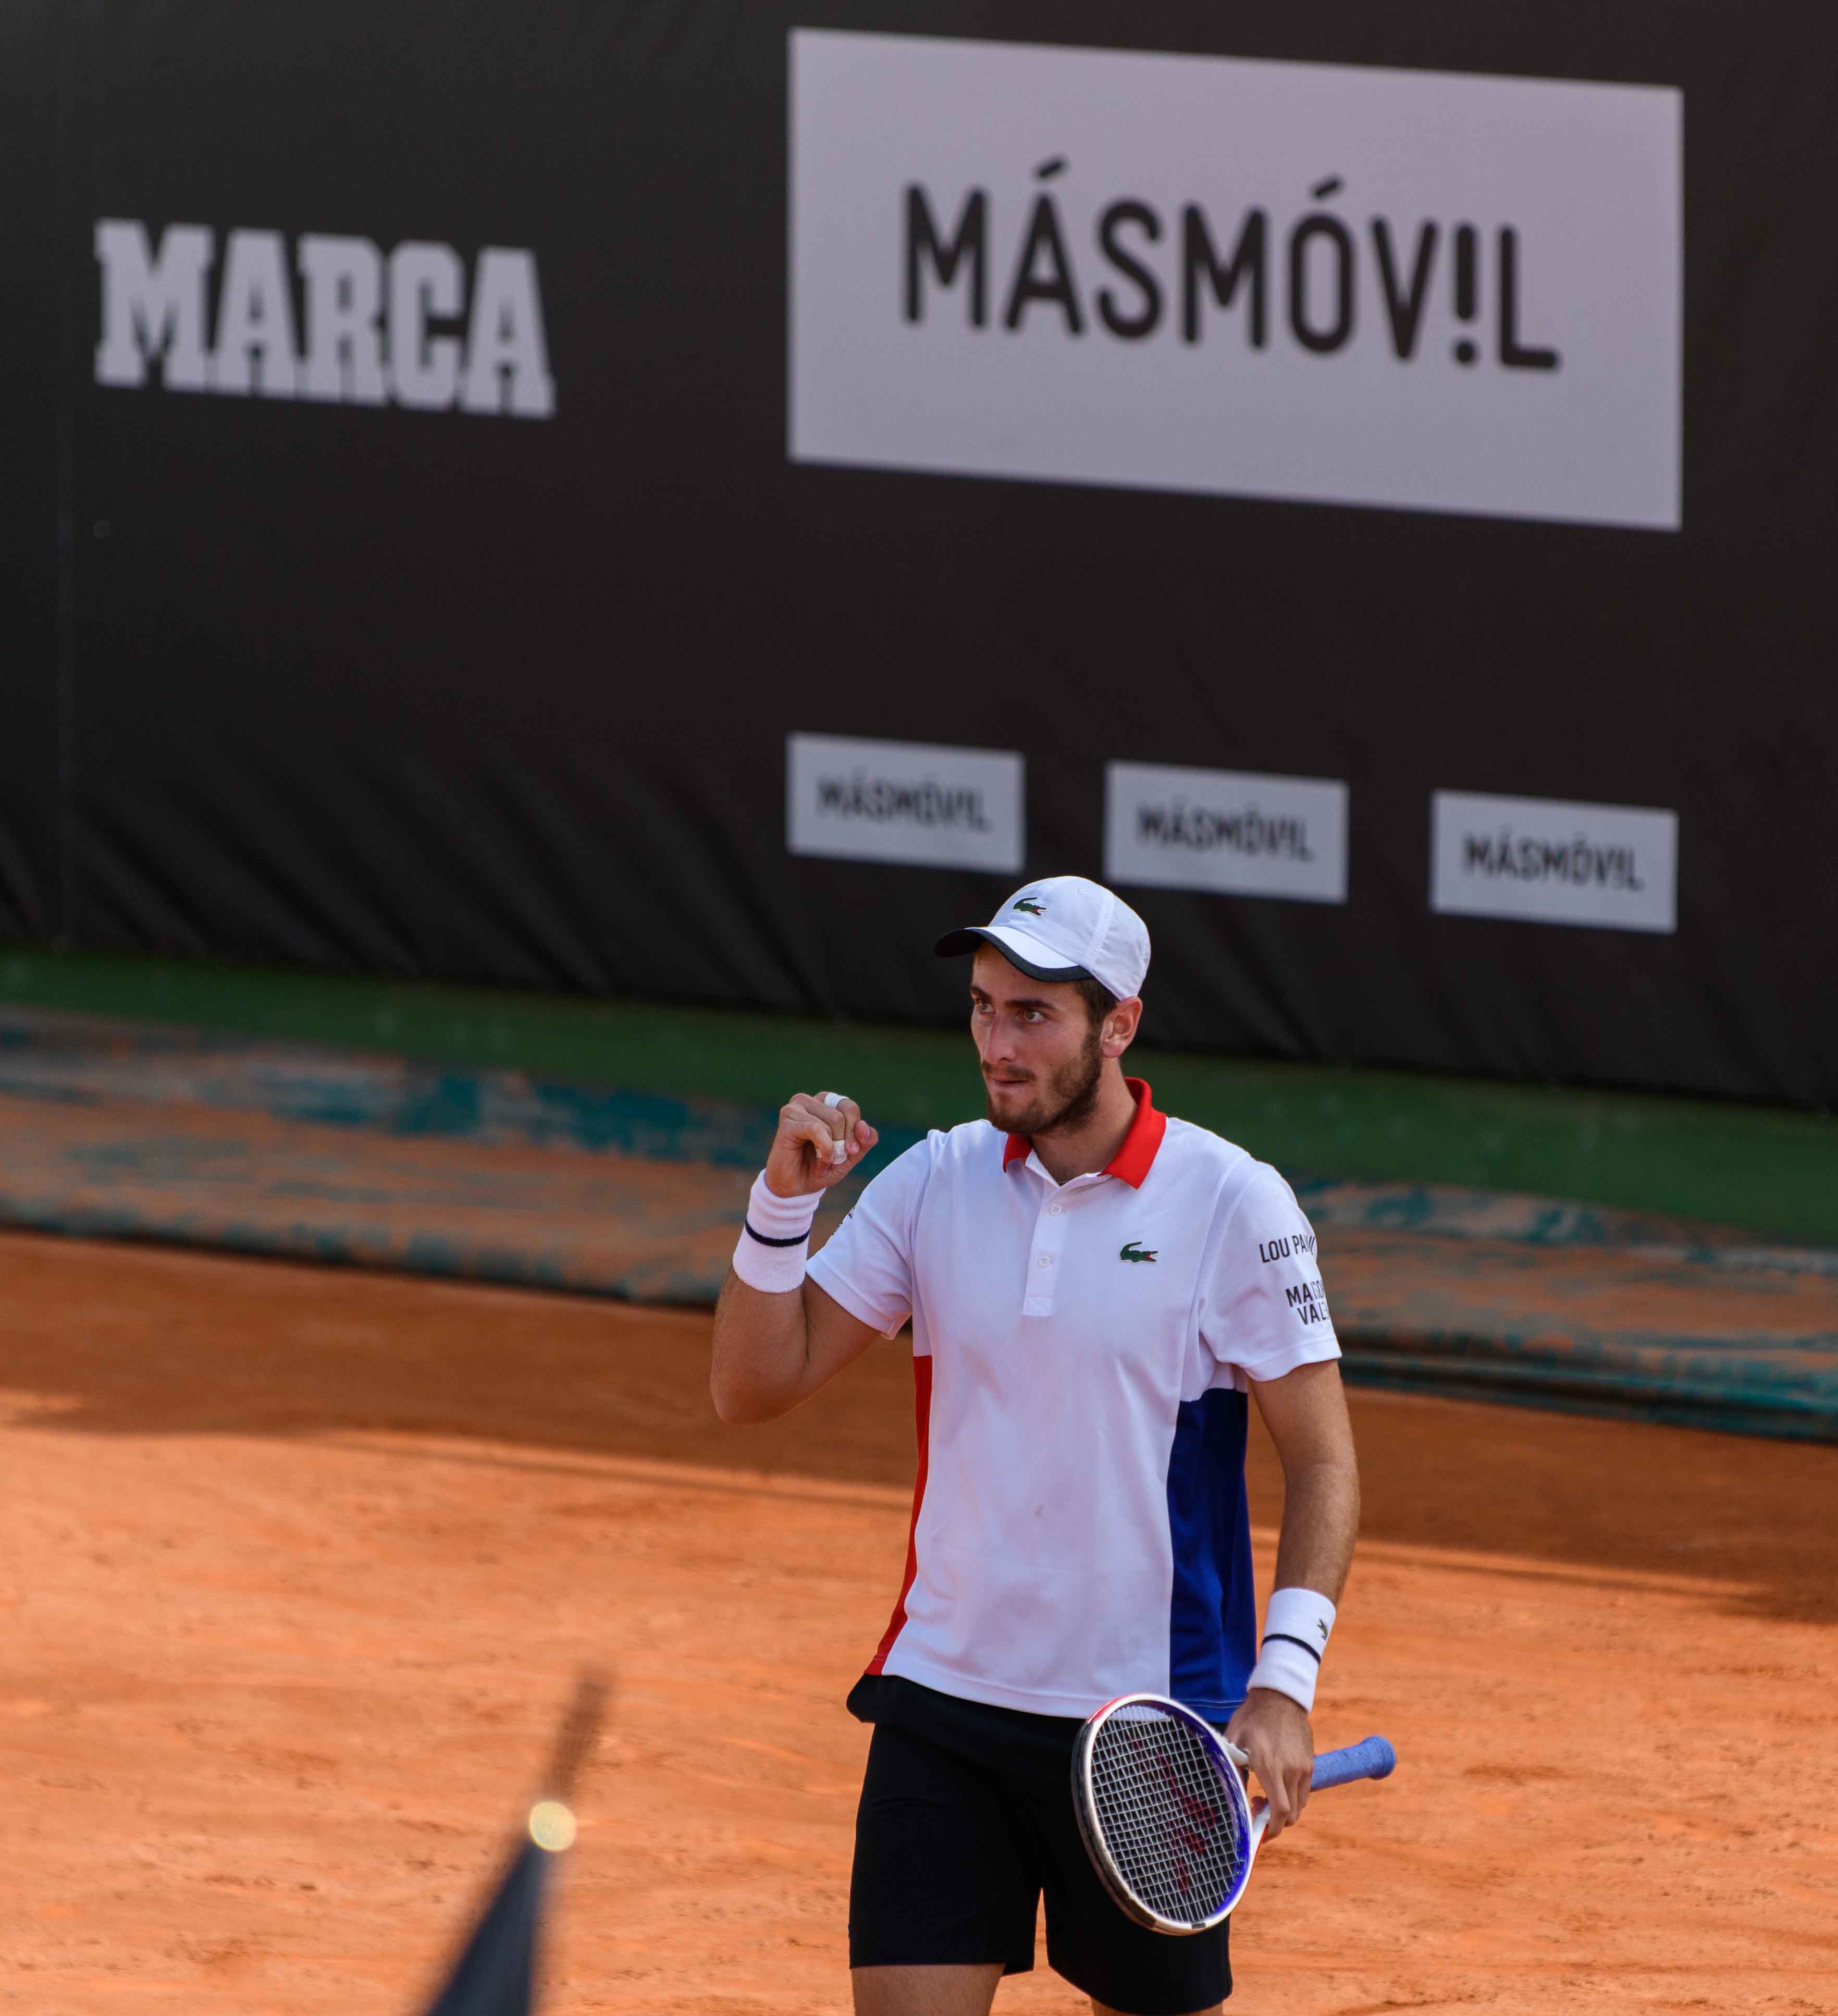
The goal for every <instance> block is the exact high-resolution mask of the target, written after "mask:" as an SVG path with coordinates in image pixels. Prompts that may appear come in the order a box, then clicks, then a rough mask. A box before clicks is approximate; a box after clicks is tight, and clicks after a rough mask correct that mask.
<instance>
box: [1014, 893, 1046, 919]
mask: <svg viewBox="0 0 1838 2016" xmlns="http://www.w3.org/2000/svg"><path fill="white" fill-rule="evenodd" d="M1015 908H1016V909H1017V910H1023V911H1025V912H1026V913H1027V915H1028V916H1031V917H1044V916H1045V915H1046V914H1047V913H1046V911H1045V908H1044V907H1043V906H1042V905H1041V903H1040V902H1038V899H1037V898H1034V897H1032V896H1023V897H1021V898H1019V899H1018V900H1017V902H1016V905H1015Z"/></svg>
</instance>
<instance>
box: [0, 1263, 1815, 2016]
mask: <svg viewBox="0 0 1838 2016" xmlns="http://www.w3.org/2000/svg"><path fill="white" fill-rule="evenodd" d="M0 1309H4V1312H5V1315H4V1319H3V1320H0V1460H3V1463H4V1473H3V1474H4V1476H5V1492H4V1496H3V1497H0V1508H3V1509H0V1520H3V1521H4V1531H3V1532H0V1625H3V1626H4V1629H3V1631H0V1774H3V1775H0V1784H3V1785H4V1787H5V1796H4V1797H3V1798H0V1856H3V1866H4V1868H5V1872H6V1874H5V1903H4V1906H3V1907H0V1910H3V1917H4V1926H5V1932H4V1936H3V1937H0V2007H4V2008H6V2009H13V2008H16V2009H17V2010H19V2011H20V2016H104V2012H106V2016H117V2012H120V2011H130V2010H131V2011H171V2012H174V2016H177V2012H181V2011H182V2012H185V2016H231V2012H235V2016H268V2012H273V2016H334V2012H336V2016H352V2012H354V2011H379V2012H387V2011H409V2010H411V2009H412V2008H413V2007H415V2000H416V1997H417V1996H418V1995H419V1993H421V1992H422V1991H423V1989H425V1988H426V1985H427V1984H428V1982H429V1981H430V1978H431V1977H432V1975H433V1972H434V1971H435V1968H436V1966H437V1961H438V1959H439V1957H440V1956H441V1953H443V1951H444V1949H445V1948H446V1947H447V1946H448V1943H449V1942H450V1941H451V1939H453V1938H454V1937H455V1935H456V1933H457V1932H458V1931H459V1928H460V1927H461V1925H462V1923H463V1922H464V1921H465V1920H466V1917H467V1915H468V1913H469V1911H470V1910H471V1908H472V1906H473V1902H474V1899H475V1898H476V1896H477V1892H478V1889H479V1887H480V1885H481V1884H482V1883H483V1881H484V1880H485V1878H486V1877H487V1873H488V1870H490V1868H491V1865H492V1863H493V1861H494V1859H495V1856H497V1854H498V1852H500V1851H501V1849H502V1845H503V1844H504V1843H505V1841H507V1840H508V1838H509V1835H510V1833H511V1831H512V1830H513V1827H515V1826H516V1824H517V1823H519V1821H520V1818H521V1815H522V1813H523V1808H524V1805H525V1804H526V1802H527V1796H528V1795H529V1792H530V1791H531V1780H532V1778H533V1777H534V1774H535V1773H536V1771H537V1769H538V1766H539V1764H540V1762H541V1759H542V1757H543V1755H544V1754H545V1751H546V1748H547V1746H548V1743H549V1737H550V1734H551V1731H552V1723H553V1721H554V1719H555V1717H556V1715H557V1714H558V1713H559V1710H560V1708H561V1706H562V1705H563V1702H564V1701H565V1700H566V1698H567V1694H568V1691H569V1687H570V1679H571V1676H572V1675H573V1672H574V1669H576V1667H577V1665H579V1664H580V1663H581V1662H583V1661H588V1660H590V1659H593V1658H601V1657H605V1658H610V1660H611V1661H613V1663H614V1664H615V1665H616V1666H617V1670H618V1675H619V1679H620V1692H619V1694H618V1696H617V1698H616V1700H615V1701H614V1703H613V1709H612V1712H611V1715H610V1721H609V1723H608V1726H607V1730H606V1734H605V1735H604V1736H603V1737H602V1739H601V1741H600V1744H599V1750H598V1752H597V1755H595V1759H593V1760H592V1762H591V1763H590V1766H589V1767H588V1773H587V1776H586V1778H585V1780H584V1784H583V1785H582V1787H581V1795H580V1798H579V1807H580V1813H581V1822H582V1827H581V1838H580V1841H579V1845H577V1848H576V1849H575V1850H574V1852H573V1854H572V1856H570V1858H569V1859H568V1861H567V1863H566V1864H565V1865H564V1870H563V1874H564V1881H563V1883H562V1884H561V1885H560V1886H559V1891H558V1894H557V1901H556V1912H555V1913H554V1917H555V1921H556V1939H555V1942H554V1945H553V1947H552V1960H553V1967H552V1988H551V1993H550V1997H549V2001H548V2002H547V2003H546V2004H545V2008H546V2010H547V2011H549V2016H572V2012H577V2011H592V2010H605V2011H622V2012H631V2016H639V2012H643V2016H671V2012H678V2011H698V2012H711V2016H761V2012H766V2011H785V2012H787V2016H792V2012H796V2016H806V2012H823V2011H842V2010H844V2009H846V2008H847V1993H848V1984H847V1975H846V1973H845V1971H844V1967H845V1960H844V1950H843V1916H844V1897H845V1890H846V1885H847V1874H848V1859H849V1845H850V1827H851V1818H852V1816H853V1813H854V1802H855V1793H856V1787H857V1783H858V1772H859V1769H860V1766H861V1757H862V1753H863V1751H864V1748H865V1744H866V1740H867V1739H866V1732H865V1730H861V1728H859V1727H858V1726H857V1725H856V1724H855V1723H853V1722H851V1720H850V1719H848V1717H847V1715H845V1714H844V1713H843V1708H842V1705H841V1704H842V1697H843V1694H844V1693H845V1692H846V1690H847V1687H848V1685H849V1683H850V1682H851V1679H853V1678H854V1675H855V1673H856V1672H857V1671H858V1669H859V1668H860V1666H861V1661H863V1659H864V1658H865V1657H866V1656H867V1654H868V1653H869V1651H870V1650H871V1649H872V1646H873V1645H874V1643H875V1641H876V1638H877V1637H878V1636H879V1633H880V1630H881V1629H882V1626H883V1624H884V1622H885V1621H886V1616H887V1608H888V1606H889V1604H890V1602H891V1600H892V1599H893V1596H894V1590H895V1589H896V1587H897V1582H898V1579H899V1575H900V1569H901V1558H902V1552H903V1548H904V1545H905V1532H906V1517H907V1497H908V1489H909V1480H910V1475H911V1463H912V1452H911V1448H910V1435H911V1425H910V1408H909V1399H908V1395H909V1390H910V1388H909V1380H910V1372H909V1369H908V1365H907V1363H906V1362H905V1358H904V1355H903V1354H902V1352H901V1349H900V1348H898V1347H897V1346H893V1347H887V1348H876V1349H874V1350H873V1351H872V1352H870V1353H869V1355H868V1357H867V1359H865V1361H864V1362H863V1363H861V1364H860V1365H858V1366H856V1367H855V1368H854V1370H852V1371H851V1373H848V1374H847V1375H846V1376H845V1377H844V1378H843V1381H841V1383H840V1385H839V1386H838V1388H836V1389H835V1390H833V1391H832V1392H830V1393H829V1394H827V1395H824V1396H822V1398H820V1399H818V1401H816V1402H814V1403H813V1404H812V1405H811V1407H810V1408H808V1409H806V1410H805V1411H804V1413H802V1414H801V1415H799V1416H797V1417H793V1419H792V1420H790V1421H787V1422H785V1423H782V1424H779V1425H777V1426H775V1427H770V1428H764V1429H751V1430H736V1429H724V1428H722V1427H721V1426H720V1425H719V1424H718V1423H716V1422H715V1420H714V1418H713V1417H712V1415H711V1414H710V1411H709V1409H708V1406H707V1399H706V1392H705V1387H704V1379H705V1375H706V1352H707V1318H706V1316H701V1315H696V1314H685V1313H677V1312H657V1311H653V1310H646V1309H628V1308H623V1307H620V1306H617V1305H610V1304H605V1303H594V1302H589V1301H584V1300H578V1299H570V1298H562V1297H555V1296H543V1295H539V1294H521V1293H516V1292H513V1291H497V1290H491V1289H479V1288H468V1287H448V1286H443V1285H437V1284H433V1283H426V1282H422V1281H419V1280H410V1279H402V1278H390V1277H384V1276H365V1275H361V1274H356V1273H340V1272H338V1271H336V1270H331V1269H327V1270H317V1269H310V1268H304V1267H294V1266H290V1265H280V1264H274V1263H268V1262H242V1261H236V1260H228V1259H218V1258H207V1257H200V1256H197V1255H188V1254H182V1253H176V1252H168V1251H155V1250H150V1249H136V1248H131V1247H109V1246H104V1245H91V1244H79V1243H75V1242H65V1241H61V1240H52V1239H37V1238H33V1237H27V1236H20V1235H9V1236H5V1237H0ZM1354 1417H1355V1423H1356V1425H1357V1427H1358V1432H1359V1436H1360V1442H1361V1455H1362V1457H1363V1460H1364V1467H1365V1487H1366V1505H1367V1516H1366V1529H1365V1530H1366V1538H1365V1543H1364V1544H1363V1546H1362V1550H1361V1557H1360V1559H1359V1561H1358V1563H1357V1564H1356V1566H1355V1568H1354V1580H1353V1583H1352V1586H1351V1589H1350V1592H1349V1594H1348V1597H1347V1602H1346V1604H1345V1605H1344V1607H1343V1611H1342V1618H1343V1622H1342V1623H1341V1625H1340V1628H1339V1629H1338V1630H1337V1631H1336V1633H1335V1637H1334V1648H1333V1655H1332V1658H1331V1659H1330V1661H1329V1669H1328V1672H1327V1674H1326V1676H1325V1682H1324V1690H1323V1705H1322V1708H1321V1709H1320V1711H1319V1712H1318V1716H1317V1724H1318V1735H1319V1737H1320V1739H1321V1741H1322V1742H1323V1743H1324V1744H1326V1743H1339V1742H1345V1741H1350V1740H1351V1739H1353V1738H1355V1737H1361V1736H1364V1735H1365V1734H1367V1733H1369V1732H1370V1731H1372V1730H1381V1731H1383V1733H1386V1734H1387V1735H1389V1736H1390V1737H1392V1739H1393V1740H1394V1741H1395V1743H1396V1744H1397V1748H1398V1751H1399V1755H1400V1757H1401V1764H1400V1766H1399V1769H1398V1772H1397V1776H1396V1777H1394V1778H1393V1779H1392V1780H1390V1782H1389V1783H1387V1784H1383V1785H1367V1786H1355V1787H1350V1788H1348V1789H1347V1790H1345V1791H1340V1792H1336V1793H1335V1794H1333V1795H1331V1796H1329V1797H1324V1798H1322V1799H1321V1800H1320V1801H1319V1802H1317V1803H1316V1804H1315V1805H1314V1806H1312V1807H1311V1809H1310V1811H1309V1813H1307V1816H1306V1817H1305V1819H1304V1821H1303V1823H1302V1824H1301V1826H1300V1828H1299V1829H1298V1830H1297V1831H1296V1832H1294V1833H1293V1834H1290V1835H1289V1836H1287V1837H1286V1838H1284V1839H1283V1840H1282V1841H1278V1842H1276V1843H1275V1844H1274V1845H1272V1847H1271V1849H1270V1852H1269V1853H1268V1856H1267V1857H1266V1858H1264V1859H1262V1860H1261V1863H1260V1867H1259V1870H1258V1873H1257V1880H1256V1881H1255V1882H1254V1885H1253V1886H1252V1890H1251V1894H1250V1897H1249V1898H1248V1899H1247V1900H1246V1903H1245V1906H1244V1907H1243V1910H1242V1911H1241V1912H1240V1913H1239V1917H1238V1920H1237V1921H1236V1924H1237V1931H1236V1946H1237V1949H1238V1953H1237V1957H1238V1967H1239V1993H1238V1995H1237V1996H1236V1998H1235V2000H1234V2002H1233V2004H1232V2007H1233V2008H1234V2009H1235V2010H1238V2011H1246V2012H1253V2016H1255V2012H1269V2016H1279V2012H1281V2016H1329V2012H1333V2016H1378V2012H1380V2011H1390V2010H1402V2009H1416V2008H1421V2009H1434V2010H1452V2009H1456V2008H1481V2007H1484V2008H1485V2009H1486V2010H1487V2011H1488V2012H1489V2016H1516V2012H1520V2011H1526V2012H1530V2011H1538V2012H1546V2011H1548V2012H1551V2016H1558V2012H1560V2011H1561V2012H1563V2016H1574V2012H1575V2011H1579V2010H1587V2011H1591V2012H1592V2016H1594V2012H1599V2011H1640V2012H1642V2016H1646V2013H1647V2012H1652V2011H1685V2010H1691V2009H1704V2010H1715V2011H1720V2012H1721V2011H1731V2010H1750V2009H1753V2010H1756V2011H1762V2010H1766V2011H1768V2012H1769V2016H1790V2013H1793V2012H1804V2016H1811V2012H1814V2011H1830V2010H1832V2009H1833V2008H1835V2007H1838V1720H1835V1708H1834V1703H1835V1701H1838V1684H1835V1683H1838V1450H1834V1449H1821V1448H1811V1447H1804V1446H1796V1445H1782V1444H1779V1443H1768V1442H1746V1441H1742V1440H1738V1439H1735V1438H1720V1437H1713V1436H1709V1435H1697V1434H1689V1433H1685V1432H1682V1431H1675V1430H1669V1429H1658V1428H1649V1427H1635V1426H1629V1425H1624V1424H1617V1423H1613V1422H1607V1421H1597V1420H1576V1419H1570V1418H1566V1417H1563V1416H1560V1415H1545V1414H1537V1413H1520V1412H1514V1411H1512V1410H1509V1409H1498V1410H1495V1409H1488V1408H1485V1407H1480V1406H1466V1405H1462V1404H1458V1403H1454V1402H1440V1401H1430V1400H1419V1399H1400V1398H1396V1397H1393V1396H1390V1395H1382V1394H1356V1395H1355V1396H1354ZM1252 1466H1253V1467H1252V1488H1253V1490H1252V1495H1253V1506H1254V1516H1255V1517H1256V1518H1257V1521H1258V1522H1259V1524H1260V1525H1261V1527H1263V1528H1268V1526H1269V1525H1270V1524H1271V1521H1273V1520H1274V1518H1275V1516H1276V1512H1277V1508H1278V1504H1279V1496H1278V1490H1277V1480H1276V1478H1275V1474H1274V1471H1273V1467H1272V1464H1271V1458H1270V1455H1269V1452H1268V1448H1267V1446H1265V1445H1263V1444H1262V1443H1261V1442H1257V1443H1256V1444H1255V1445H1254V1452H1253V1460H1252ZM1260 1557H1261V1562H1262V1564H1263V1566H1264V1569H1265V1571H1266V1572H1268V1568H1269V1566H1270V1561H1271V1546H1270V1541H1269V1536H1268V1532H1264V1533H1262V1534H1261V1535H1260ZM997 2007H998V2011H1003V2010H1007V2011H1049V2010H1051V2011H1068V2012H1070V2011H1075V2010H1079V2009H1082V2007H1083V2004H1082V2003H1081V2001H1080V2000H1078V1999H1077V1998H1076V1997H1075V1996H1074V1995H1073V1994H1072V1993H1071V1991H1070V1989H1067V1988H1066V1986H1065V1985H1064V1984H1063V1983H1062V1982H1059V1981H1058V1980H1057V1979H1056V1978H1055V1977H1054V1976H1053V1975H1051V1974H1049V1973H1048V1972H1046V1971H1045V1970H1044V1967H1043V1968H1042V1969H1041V1971H1037V1972H1036V1973H1035V1974H1034V1975H1031V1976H1029V1977H1027V1978H1024V1979H1021V1980H1018V1981H1015V1982H1010V1983H1009V1984H1008V1985H1006V1986H1005V1987H1004V1989H1002V1994H1001V1996H1000V1997H999V1999H998V2004H997Z"/></svg>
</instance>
